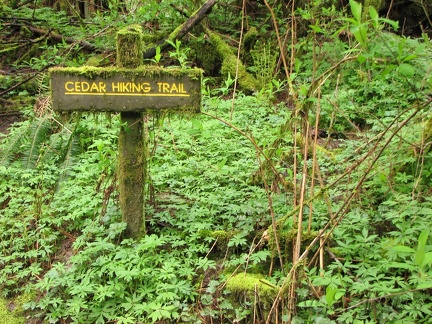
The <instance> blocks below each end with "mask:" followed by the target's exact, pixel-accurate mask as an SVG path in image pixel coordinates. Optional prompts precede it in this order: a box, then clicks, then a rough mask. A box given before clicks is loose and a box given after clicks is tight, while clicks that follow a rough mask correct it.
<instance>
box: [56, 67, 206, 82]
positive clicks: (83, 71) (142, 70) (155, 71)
mask: <svg viewBox="0 0 432 324" xmlns="http://www.w3.org/2000/svg"><path fill="white" fill-rule="evenodd" d="M49 72H50V73H58V74H62V75H70V76H83V77H86V78H89V79H94V78H97V77H100V78H104V79H105V78H110V77H113V76H115V75H118V74H122V75H123V76H124V77H126V78H130V79H132V80H133V79H134V78H136V77H150V78H152V77H158V76H161V75H168V76H172V77H181V76H184V75H186V76H188V77H189V78H191V79H192V80H199V79H200V78H201V76H202V73H203V71H202V70H201V69H197V68H193V69H182V68H169V69H168V68H162V67H159V66H155V65H141V66H139V67H137V68H134V69H128V68H118V67H104V68H98V67H95V66H81V67H69V68H60V67H53V68H50V69H49Z"/></svg>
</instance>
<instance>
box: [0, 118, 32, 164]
mask: <svg viewBox="0 0 432 324" xmlns="http://www.w3.org/2000/svg"><path fill="white" fill-rule="evenodd" d="M29 127H30V122H29V121H28V120H26V121H23V122H19V123H15V124H14V125H13V126H12V127H11V128H9V134H8V135H4V138H2V139H1V141H0V165H3V166H7V165H9V164H10V163H11V162H12V161H14V160H16V159H17V158H18V157H19V156H18V155H21V146H22V144H23V142H24V141H25V139H26V138H27V134H28V130H29Z"/></svg>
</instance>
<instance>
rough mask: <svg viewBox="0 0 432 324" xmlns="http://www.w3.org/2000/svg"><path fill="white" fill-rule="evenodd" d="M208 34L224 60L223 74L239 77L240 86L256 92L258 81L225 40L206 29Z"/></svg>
mask: <svg viewBox="0 0 432 324" xmlns="http://www.w3.org/2000/svg"><path fill="white" fill-rule="evenodd" d="M206 33H207V35H208V36H209V38H210V41H211V42H212V44H213V45H214V47H215V49H216V51H217V53H218V54H219V55H220V56H221V58H222V68H221V72H222V74H224V75H228V74H230V75H231V76H232V77H234V76H235V75H237V76H238V83H239V85H240V86H241V87H242V88H243V89H246V90H250V91H255V90H257V89H258V88H259V87H258V82H257V80H256V79H255V78H254V77H253V76H252V75H251V74H250V73H248V72H247V71H246V67H245V66H244V64H243V63H242V62H241V61H240V60H239V59H237V56H236V55H235V54H234V52H233V50H232V48H231V47H230V46H229V45H228V44H227V43H225V42H224V41H223V39H222V38H221V37H220V36H219V35H218V34H217V33H215V32H213V31H211V30H209V29H208V28H206Z"/></svg>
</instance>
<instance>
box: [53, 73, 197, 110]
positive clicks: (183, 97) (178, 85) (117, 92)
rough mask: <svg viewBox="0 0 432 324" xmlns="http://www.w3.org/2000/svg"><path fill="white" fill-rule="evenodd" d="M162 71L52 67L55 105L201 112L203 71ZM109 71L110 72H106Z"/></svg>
mask: <svg viewBox="0 0 432 324" xmlns="http://www.w3.org/2000/svg"><path fill="white" fill-rule="evenodd" d="M165 70H166V71H165V72H164V69H159V70H158V71H157V72H158V73H149V72H148V71H147V70H142V73H140V70H118V69H117V70H113V69H110V68H108V69H106V70H104V69H103V68H100V69H97V70H93V71H92V73H88V75H86V74H84V73H83V72H82V71H81V70H79V69H78V68H77V69H68V68H66V69H58V68H55V69H52V70H51V71H50V73H51V89H52V102H53V109H54V110H59V111H76V110H78V111H112V112H125V111H134V112H149V111H152V110H173V111H179V112H182V111H184V112H199V111H200V107H201V77H200V76H201V75H200V74H197V76H198V77H197V76H194V77H193V78H192V77H191V76H190V73H189V74H188V73H181V71H180V73H176V74H175V75H173V73H172V72H171V71H170V70H169V69H165ZM105 71H106V72H107V73H105Z"/></svg>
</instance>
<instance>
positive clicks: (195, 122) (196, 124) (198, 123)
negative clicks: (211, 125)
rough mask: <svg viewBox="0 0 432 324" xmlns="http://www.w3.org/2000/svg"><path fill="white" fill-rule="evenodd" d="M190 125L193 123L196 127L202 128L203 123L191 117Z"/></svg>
mask: <svg viewBox="0 0 432 324" xmlns="http://www.w3.org/2000/svg"><path fill="white" fill-rule="evenodd" d="M191 122H192V125H194V126H195V127H196V128H198V129H200V130H202V129H203V124H202V123H201V122H200V121H199V120H198V119H196V118H192V119H191Z"/></svg>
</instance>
